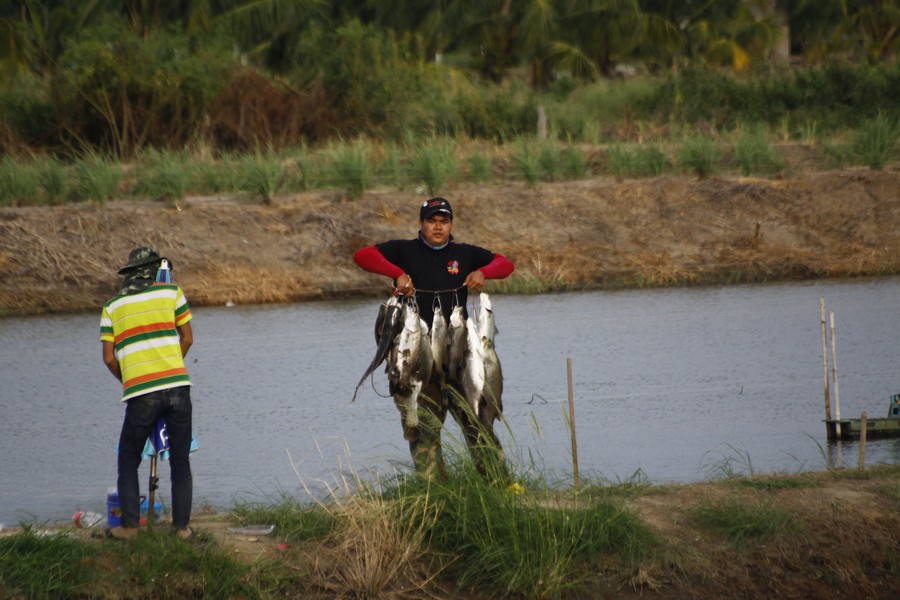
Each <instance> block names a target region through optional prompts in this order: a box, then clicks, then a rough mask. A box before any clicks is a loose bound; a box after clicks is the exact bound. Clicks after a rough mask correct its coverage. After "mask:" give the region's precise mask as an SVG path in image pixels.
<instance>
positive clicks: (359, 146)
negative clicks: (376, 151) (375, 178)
mask: <svg viewBox="0 0 900 600" xmlns="http://www.w3.org/2000/svg"><path fill="white" fill-rule="evenodd" d="M324 152H325V156H326V157H327V158H326V161H327V167H326V168H327V173H328V176H327V179H328V181H330V182H331V184H332V185H334V186H335V187H338V188H340V189H343V190H345V192H346V194H347V196H349V197H350V198H352V199H356V198H360V197H362V195H363V193H365V191H366V190H367V189H369V186H371V185H372V173H373V168H372V164H371V161H370V151H369V146H368V144H367V143H366V142H365V140H363V139H362V138H360V139H357V140H355V141H353V142H349V143H348V142H345V141H340V142H337V143H332V144H329V145H328V146H327V147H326V148H325V151H324Z"/></svg>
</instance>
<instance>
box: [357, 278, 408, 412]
mask: <svg viewBox="0 0 900 600" xmlns="http://www.w3.org/2000/svg"><path fill="white" fill-rule="evenodd" d="M401 316H402V307H401V306H400V304H399V302H398V300H397V297H396V296H392V297H391V299H390V300H388V301H387V302H385V303H383V304H382V305H381V306H380V307H379V309H378V317H377V318H376V319H375V341H376V343H377V348H376V350H375V356H374V357H373V358H372V362H371V363H369V368H367V369H366V372H365V373H363V376H362V377H361V378H360V380H359V383H357V384H356V389H355V390H353V399H352V400H351V402H353V401H355V400H356V394H357V392H359V387H360V386H361V385H362V383H363V381H365V380H366V377H368V376H369V375H371V374H372V373H374V372H375V369H377V368H378V365H380V364H381V363H382V362H383V361H384V359H385V358H386V357H387V355H388V352H389V350H390V349H391V345H392V344H393V342H394V339H395V338H396V337H397V334H398V333H400V328H401V327H402V326H403V320H402V319H401Z"/></svg>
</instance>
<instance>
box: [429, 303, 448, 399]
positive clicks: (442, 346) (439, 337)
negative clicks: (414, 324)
mask: <svg viewBox="0 0 900 600" xmlns="http://www.w3.org/2000/svg"><path fill="white" fill-rule="evenodd" d="M447 333H448V331H447V321H446V320H445V319H444V312H443V311H442V310H440V309H438V310H435V311H434V318H433V319H432V322H431V330H430V331H429V332H428V338H429V342H430V344H431V356H432V364H433V366H432V369H431V376H432V378H433V379H434V380H436V381H437V382H438V385H439V386H440V388H441V392H442V393H443V391H444V387H445V386H446V384H447Z"/></svg>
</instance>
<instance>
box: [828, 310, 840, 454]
mask: <svg viewBox="0 0 900 600" xmlns="http://www.w3.org/2000/svg"><path fill="white" fill-rule="evenodd" d="M830 315H831V378H832V379H833V380H834V420H835V421H836V423H835V424H834V431H835V433H836V434H837V437H838V438H840V437H841V423H840V420H841V395H840V388H839V386H838V364H837V342H835V339H834V311H831V313H830Z"/></svg>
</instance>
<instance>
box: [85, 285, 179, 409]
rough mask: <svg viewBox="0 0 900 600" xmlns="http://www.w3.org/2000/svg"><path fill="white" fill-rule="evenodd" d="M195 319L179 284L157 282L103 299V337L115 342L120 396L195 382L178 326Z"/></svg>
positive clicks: (101, 334) (125, 396) (126, 396)
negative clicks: (120, 378)
mask: <svg viewBox="0 0 900 600" xmlns="http://www.w3.org/2000/svg"><path fill="white" fill-rule="evenodd" d="M190 320H191V309H190V307H189V306H188V303H187V300H186V299H185V297H184V293H182V291H181V288H180V287H178V286H177V285H175V284H172V283H156V284H153V285H151V286H150V287H148V288H147V289H146V290H144V291H141V292H137V293H135V294H129V295H126V296H116V297H114V298H112V299H111V300H110V301H109V302H107V303H106V304H104V305H103V313H102V315H101V316H100V340H101V341H104V342H113V343H114V344H115V347H116V358H117V359H118V361H119V367H120V368H121V370H122V401H123V402H124V401H126V400H128V399H129V398H133V397H135V396H140V395H141V394H146V393H148V392H154V391H158V390H166V389H169V388H174V387H179V386H182V385H191V380H190V378H189V377H188V372H187V369H186V368H185V366H184V359H183V358H182V356H181V340H180V338H179V336H178V331H177V329H176V328H177V327H180V326H181V325H184V324H185V323H187V322H188V321H190Z"/></svg>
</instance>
